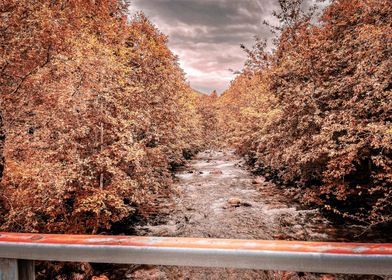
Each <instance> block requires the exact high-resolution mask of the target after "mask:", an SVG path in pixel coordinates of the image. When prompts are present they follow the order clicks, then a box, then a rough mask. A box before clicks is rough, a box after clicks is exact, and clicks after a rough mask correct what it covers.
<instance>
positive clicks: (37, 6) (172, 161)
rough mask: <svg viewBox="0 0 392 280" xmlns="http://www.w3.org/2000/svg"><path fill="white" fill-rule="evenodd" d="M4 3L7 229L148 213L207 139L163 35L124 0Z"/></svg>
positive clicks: (95, 227)
mask: <svg viewBox="0 0 392 280" xmlns="http://www.w3.org/2000/svg"><path fill="white" fill-rule="evenodd" d="M0 10H1V13H2V20H1V27H0V32H1V34H0V40H1V42H0V47H1V53H2V55H1V61H0V63H1V65H0V69H1V76H0V79H1V80H0V85H1V120H2V131H3V134H4V135H5V140H4V139H3V137H2V138H1V140H4V149H1V151H2V155H3V158H4V159H5V164H4V167H2V170H3V168H4V171H3V172H2V180H1V186H2V187H1V205H2V208H1V213H2V215H1V219H2V229H3V230H8V231H29V232H37V231H40V232H57V233H64V232H74V233H78V232H84V233H94V232H98V231H99V230H103V229H110V227H111V225H113V224H114V223H116V222H119V221H121V220H123V219H129V217H130V216H131V215H132V214H134V213H135V211H138V212H139V214H148V212H149V211H153V210H154V209H153V208H156V207H158V206H159V205H156V203H155V200H156V198H157V197H159V196H164V195H167V193H168V192H169V191H170V190H169V188H170V183H171V180H172V178H171V173H170V170H171V169H172V168H174V167H175V166H176V165H179V164H181V163H182V162H183V161H184V159H185V156H190V155H191V154H192V153H194V152H195V151H196V150H197V149H198V147H200V144H201V143H200V140H199V139H200V134H201V130H200V127H201V125H200V115H199V113H198V111H197V108H196V106H197V94H196V93H194V92H193V91H192V89H191V88H190V87H189V86H188V85H187V83H186V82H185V78H184V74H183V72H182V70H181V69H180V67H179V66H178V61H177V58H176V57H175V56H174V55H173V54H172V53H171V52H170V50H169V49H168V47H167V38H166V36H165V35H163V34H161V33H160V32H159V31H158V29H157V28H156V27H154V25H153V24H152V23H151V22H149V20H148V19H147V18H146V17H145V16H144V15H143V14H137V15H136V16H134V17H133V18H132V19H131V20H130V21H128V20H127V14H126V13H127V5H126V3H123V2H122V1H117V0H107V1H77V0H75V1H16V0H15V1H2V2H1V7H0ZM2 142H3V141H2ZM1 147H3V143H2V146H1Z"/></svg>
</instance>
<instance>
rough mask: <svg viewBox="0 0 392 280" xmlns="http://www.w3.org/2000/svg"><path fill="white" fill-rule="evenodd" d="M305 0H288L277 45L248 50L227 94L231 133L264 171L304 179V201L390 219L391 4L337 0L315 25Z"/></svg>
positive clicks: (226, 125)
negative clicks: (301, 7)
mask: <svg viewBox="0 0 392 280" xmlns="http://www.w3.org/2000/svg"><path fill="white" fill-rule="evenodd" d="M301 2H302V1H300V0H296V1H280V3H281V4H282V5H283V6H284V5H286V6H284V7H283V9H282V10H283V11H282V13H279V14H278V13H277V15H278V19H279V20H280V22H281V24H282V25H281V26H280V27H279V28H277V29H278V30H280V31H281V35H280V37H279V38H278V40H277V46H276V47H277V49H276V51H275V52H267V51H266V50H265V45H264V44H262V43H260V42H257V44H256V46H255V48H254V49H253V50H247V52H248V54H249V61H248V63H247V65H246V67H245V69H244V71H243V74H241V75H240V76H239V77H238V78H237V79H236V80H235V81H234V82H233V83H232V85H231V87H230V89H229V90H227V91H226V92H225V93H224V94H223V95H222V97H221V98H220V99H219V101H218V103H219V104H220V105H219V107H220V113H219V115H220V117H219V119H220V128H221V130H222V132H221V133H222V134H224V135H226V138H228V139H229V141H231V142H232V143H233V144H234V145H235V146H236V147H237V149H238V151H240V152H241V153H242V154H244V155H246V156H247V157H248V159H249V161H250V162H251V163H252V164H254V166H255V168H256V169H257V170H259V171H263V172H264V173H268V174H270V176H271V177H274V178H275V179H278V180H281V181H282V182H284V183H286V184H291V185H292V183H294V184H295V185H297V186H299V187H300V188H301V189H302V190H299V191H300V192H301V193H303V200H304V202H307V203H316V204H318V205H320V206H321V207H325V209H326V210H330V211H334V212H335V213H338V214H341V215H343V216H344V217H349V218H352V219H355V220H357V221H360V222H366V223H370V224H377V223H385V222H390V221H391V219H392V215H391V211H392V208H391V196H392V188H391V186H392V177H391V174H392V161H391V152H392V150H391V149H392V145H391V143H392V139H391V135H392V134H391V112H392V107H391V106H392V102H391V80H392V73H391V69H392V60H391V57H392V53H391V50H392V29H391V22H392V6H391V3H390V1H387V0H382V1H379V0H377V1H376V0H366V1H359V0H355V1H352V0H336V1H333V2H332V3H331V4H330V6H329V7H328V8H327V9H326V10H325V11H324V12H323V15H322V17H321V22H320V23H318V24H313V23H312V20H311V16H312V14H313V11H310V13H302V14H301V12H300V10H299V9H297V8H298V7H299V6H298V5H300V4H301ZM303 189H305V191H303Z"/></svg>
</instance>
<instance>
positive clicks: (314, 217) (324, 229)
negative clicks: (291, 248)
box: [124, 150, 387, 280]
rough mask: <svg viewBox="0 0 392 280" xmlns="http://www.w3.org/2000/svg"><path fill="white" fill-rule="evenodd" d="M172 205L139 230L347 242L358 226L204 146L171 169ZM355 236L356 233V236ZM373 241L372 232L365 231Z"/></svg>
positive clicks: (140, 273)
mask: <svg viewBox="0 0 392 280" xmlns="http://www.w3.org/2000/svg"><path fill="white" fill-rule="evenodd" d="M176 177H177V182H176V184H175V188H176V193H177V195H176V201H175V207H174V209H171V211H170V214H169V215H168V216H166V217H165V218H164V222H162V223H160V224H158V225H157V224H154V225H148V224H147V225H144V226H139V227H138V228H137V234H139V235H151V236H169V237H170V236H172V237H174V236H175V237H178V236H181V237H211V238H235V239H282V240H308V241H348V240H349V241H353V239H355V236H356V235H359V234H360V233H361V231H363V229H362V228H360V227H355V226H348V225H341V226H337V225H334V224H332V223H331V222H330V221H328V220H327V219H326V218H325V217H323V216H322V215H321V214H320V213H319V211H318V210H316V209H313V210H309V209H303V208H302V207H301V206H300V205H299V204H298V203H296V202H294V201H295V200H294V198H293V194H292V193H290V192H289V191H286V192H285V191H284V190H282V189H280V188H278V187H277V186H276V185H275V184H274V183H272V182H270V181H268V180H266V179H265V178H264V177H262V176H254V175H252V174H251V173H250V172H249V171H247V169H246V165H245V163H244V160H243V159H241V158H239V157H237V156H235V155H234V153H233V152H232V151H213V150H208V151H205V152H202V153H199V154H198V155H197V157H196V158H195V159H193V160H192V161H190V162H189V163H188V165H187V166H186V167H185V168H184V169H183V170H181V171H179V172H178V173H177V174H176ZM358 238H359V237H358ZM368 238H373V240H372V241H373V242H377V241H382V240H377V237H376V236H373V237H372V236H368ZM124 278H125V279H127V278H128V279H287V280H288V279H292V280H294V279H324V280H327V279H387V278H382V277H378V276H374V277H373V276H372V277H370V276H363V277H360V276H355V277H354V276H342V275H340V276H339V275H328V274H314V273H294V272H273V271H269V272H266V271H259V270H240V269H224V268H193V267H191V268H188V267H164V266H158V267H155V266H135V267H133V268H132V269H131V270H130V271H129V272H128V273H127V274H126V275H125V276H124Z"/></svg>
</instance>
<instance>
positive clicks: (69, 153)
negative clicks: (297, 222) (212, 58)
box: [0, 0, 392, 279]
mask: <svg viewBox="0 0 392 280" xmlns="http://www.w3.org/2000/svg"><path fill="white" fill-rule="evenodd" d="M279 4H280V8H281V9H280V10H279V11H278V12H275V13H274V15H275V16H276V18H277V20H278V22H279V24H278V25H276V26H275V25H272V24H269V23H266V24H267V25H268V26H269V27H270V28H271V30H272V31H273V32H274V33H275V34H276V37H275V39H274V41H273V45H274V47H273V48H272V49H271V48H270V44H269V43H268V42H267V41H264V40H263V39H257V40H256V41H255V44H254V46H253V47H252V48H247V47H245V46H242V50H241V49H240V47H239V49H238V51H245V52H246V53H247V56H248V59H247V61H246V63H245V65H244V67H243V69H241V71H239V73H238V75H237V76H236V78H235V79H234V80H233V81H232V82H231V83H230V86H229V88H228V89H227V90H225V91H224V92H223V94H221V95H218V94H217V93H216V92H213V93H212V94H210V95H204V94H201V93H199V92H197V91H195V90H194V89H192V88H191V86H190V85H189V83H188V81H187V80H186V76H185V73H184V72H183V70H182V69H181V67H180V66H179V61H178V58H177V57H176V56H175V55H174V54H173V53H172V52H171V50H170V49H169V47H168V37H167V36H166V35H165V34H163V33H162V32H161V31H160V30H159V29H158V27H156V26H155V25H154V24H153V23H152V22H150V20H149V19H148V18H147V17H146V16H145V15H144V14H143V13H142V12H139V13H136V14H135V15H133V16H132V17H130V15H129V12H128V5H129V3H127V1H126V0H86V1H82V0H54V1H35V0H23V1H19V0H6V1H1V2H0V13H1V20H0V53H1V56H0V95H1V96H0V180H1V183H0V229H1V230H2V231H12V232H41V233H88V234H95V233H117V231H116V229H117V228H118V226H119V225H125V224H127V225H132V224H133V223H134V221H136V220H138V219H140V218H141V217H142V219H148V218H149V217H150V216H151V215H157V214H159V212H160V209H161V208H162V207H166V204H163V205H162V204H161V202H162V200H168V199H170V198H171V197H172V196H173V195H175V194H174V191H173V188H172V186H173V181H174V180H175V179H174V176H173V174H174V171H175V170H176V169H177V168H179V167H180V166H182V165H184V164H185V163H186V162H187V160H189V159H190V158H192V157H193V156H194V155H195V154H197V153H198V152H200V151H202V150H204V149H206V148H212V149H214V148H215V149H235V151H236V153H237V154H238V155H240V156H242V157H244V158H245V159H246V161H247V168H249V169H250V170H251V171H252V172H254V173H255V174H260V175H262V176H264V177H265V178H267V179H268V180H271V181H274V182H277V184H279V186H280V187H281V188H282V189H291V190H292V192H293V195H294V196H295V197H297V198H298V200H299V201H300V202H301V204H302V205H304V207H312V208H317V209H321V211H322V213H323V214H326V215H327V216H331V217H334V218H335V219H338V220H339V219H340V220H341V221H350V222H351V223H358V224H361V225H365V226H366V227H368V228H372V227H376V226H380V225H381V226H385V225H387V226H388V225H389V226H390V224H391V222H392V204H391V201H392V157H391V156H392V118H391V116H392V102H391V101H392V98H391V97H392V71H391V69H392V5H391V2H390V1H389V0H332V1H331V3H330V4H329V5H328V6H327V7H326V8H325V9H324V10H320V9H318V8H316V7H310V8H308V9H307V10H304V9H303V5H302V4H303V1H302V0H293V1H289V0H279ZM238 43H239V46H240V43H241V42H238ZM81 279H83V278H81ZM86 279H87V278H86Z"/></svg>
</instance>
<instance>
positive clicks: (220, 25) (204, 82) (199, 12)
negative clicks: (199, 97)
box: [130, 0, 313, 93]
mask: <svg viewBox="0 0 392 280" xmlns="http://www.w3.org/2000/svg"><path fill="white" fill-rule="evenodd" d="M309 1H313V0H309ZM277 2H278V0H131V11H130V12H131V13H133V12H135V11H140V10H142V11H143V12H144V13H145V14H146V15H147V16H148V17H149V18H150V19H151V21H152V22H153V23H154V24H155V25H156V26H157V27H158V28H159V29H160V30H161V31H162V32H163V33H164V34H166V35H168V36H169V47H170V49H171V50H172V51H173V52H174V53H175V54H176V55H178V56H179V59H180V65H181V67H182V68H183V69H184V71H185V73H186V74H187V79H188V81H189V82H190V84H191V86H192V87H193V88H195V89H197V90H199V91H201V92H205V93H209V92H211V91H212V90H214V89H216V90H217V91H218V92H219V93H221V92H222V91H224V90H225V89H226V88H227V87H228V85H229V82H230V81H231V80H232V79H233V78H234V74H233V73H232V72H230V71H229V69H233V70H240V69H241V68H242V65H243V63H244V62H245V59H246V55H245V53H244V52H243V51H242V50H241V49H240V44H244V45H246V46H249V47H250V46H252V44H253V42H254V36H255V35H257V36H259V37H261V38H266V37H267V38H268V37H270V36H271V35H270V34H269V32H268V29H267V28H266V27H265V26H263V24H262V21H263V20H268V21H271V20H272V17H271V13H272V11H273V10H275V9H276V8H277Z"/></svg>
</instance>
